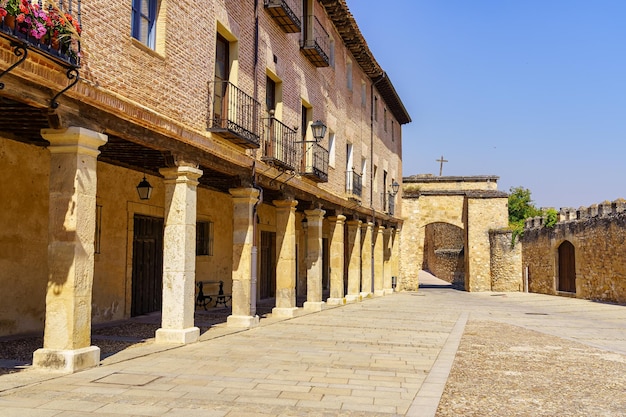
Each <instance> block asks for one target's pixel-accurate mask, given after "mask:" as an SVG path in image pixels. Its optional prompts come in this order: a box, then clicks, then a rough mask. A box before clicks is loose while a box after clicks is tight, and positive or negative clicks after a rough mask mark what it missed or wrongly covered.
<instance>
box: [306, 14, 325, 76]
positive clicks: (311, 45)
mask: <svg viewBox="0 0 626 417" xmlns="http://www.w3.org/2000/svg"><path fill="white" fill-rule="evenodd" d="M306 19H307V21H306V28H305V31H304V33H303V39H302V40H301V41H300V48H301V49H302V52H304V54H305V55H306V56H307V58H309V61H311V62H312V63H313V65H315V66H316V67H328V66H330V58H329V54H330V52H329V51H330V47H329V45H330V38H329V36H328V32H326V29H324V26H322V24H321V23H320V21H319V20H318V19H317V17H315V16H314V15H310V16H307V17H306Z"/></svg>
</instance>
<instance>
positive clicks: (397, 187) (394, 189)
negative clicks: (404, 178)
mask: <svg viewBox="0 0 626 417" xmlns="http://www.w3.org/2000/svg"><path fill="white" fill-rule="evenodd" d="M398 190H400V184H398V183H397V182H395V181H394V182H393V183H392V184H391V194H392V195H394V196H395V195H396V194H398Z"/></svg>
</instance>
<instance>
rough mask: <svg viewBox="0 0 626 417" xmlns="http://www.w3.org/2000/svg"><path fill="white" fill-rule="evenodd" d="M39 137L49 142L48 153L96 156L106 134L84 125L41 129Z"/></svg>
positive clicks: (106, 138)
mask: <svg viewBox="0 0 626 417" xmlns="http://www.w3.org/2000/svg"><path fill="white" fill-rule="evenodd" d="M40 134H41V137H42V138H44V139H45V140H47V141H48V142H50V146H49V147H48V150H49V151H50V153H78V154H85V155H90V156H93V157H97V156H98V155H99V154H100V151H99V150H98V148H99V147H100V146H102V145H104V144H105V143H107V140H108V136H107V135H105V134H103V133H98V132H94V131H93V130H89V129H85V128H84V127H77V126H71V127H68V128H66V129H41V131H40Z"/></svg>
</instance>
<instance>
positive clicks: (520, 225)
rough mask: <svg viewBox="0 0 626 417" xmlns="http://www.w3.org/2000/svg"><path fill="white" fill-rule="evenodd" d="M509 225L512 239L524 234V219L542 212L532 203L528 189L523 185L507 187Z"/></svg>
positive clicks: (513, 242) (539, 214)
mask: <svg viewBox="0 0 626 417" xmlns="http://www.w3.org/2000/svg"><path fill="white" fill-rule="evenodd" d="M509 192H510V194H509V227H510V228H511V230H513V241H512V242H511V244H512V245H513V244H515V239H516V238H517V237H518V236H520V237H521V236H522V235H523V234H524V221H525V220H526V219H528V218H529V217H535V216H541V215H542V212H541V210H539V209H538V208H537V207H535V205H534V204H533V200H532V198H531V197H530V190H529V189H527V188H524V187H511V188H510V189H509Z"/></svg>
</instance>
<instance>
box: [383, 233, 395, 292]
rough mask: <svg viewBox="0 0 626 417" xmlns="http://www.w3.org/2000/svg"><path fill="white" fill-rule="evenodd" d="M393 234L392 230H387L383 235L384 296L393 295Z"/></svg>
mask: <svg viewBox="0 0 626 417" xmlns="http://www.w3.org/2000/svg"><path fill="white" fill-rule="evenodd" d="M391 233H392V228H391V227H388V228H386V229H385V231H384V234H383V238H384V239H383V294H384V295H389V294H393V288H392V287H391V243H392V242H391Z"/></svg>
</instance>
